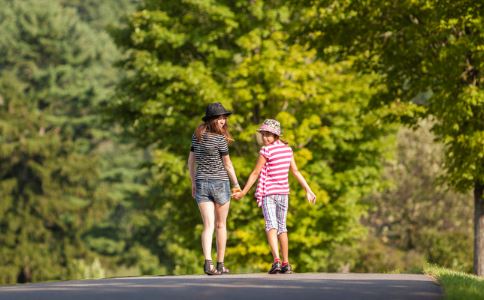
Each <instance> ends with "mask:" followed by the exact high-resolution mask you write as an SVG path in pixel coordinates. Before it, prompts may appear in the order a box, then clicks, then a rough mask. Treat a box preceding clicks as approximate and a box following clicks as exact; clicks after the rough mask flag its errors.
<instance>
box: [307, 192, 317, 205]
mask: <svg viewBox="0 0 484 300" xmlns="http://www.w3.org/2000/svg"><path fill="white" fill-rule="evenodd" d="M306 199H307V200H308V202H309V203H311V204H314V203H316V195H315V194H314V193H313V191H311V190H309V191H307V192H306Z"/></svg>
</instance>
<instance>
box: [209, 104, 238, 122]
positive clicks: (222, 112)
mask: <svg viewBox="0 0 484 300" xmlns="http://www.w3.org/2000/svg"><path fill="white" fill-rule="evenodd" d="M231 114H232V112H231V111H228V110H226V109H225V108H224V107H223V106H222V104H221V103H220V102H215V103H210V104H209V105H207V109H206V110H205V116H204V117H203V118H202V120H203V121H207V120H209V119H211V118H215V117H218V116H229V115H231Z"/></svg>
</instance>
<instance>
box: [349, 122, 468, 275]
mask: <svg viewBox="0 0 484 300" xmlns="http://www.w3.org/2000/svg"><path fill="white" fill-rule="evenodd" d="M431 125H432V124H431V122H429V121H426V122H420V123H419V127H420V128H419V129H417V130H412V129H408V128H401V129H400V131H399V132H398V135H397V148H396V151H395V152H396V156H395V158H394V159H393V160H389V161H388V163H387V164H386V166H385V171H384V180H385V181H386V182H388V186H387V187H386V188H385V189H383V190H382V191H380V192H378V193H375V194H373V195H371V196H370V197H368V199H367V201H366V202H367V203H368V205H369V206H370V210H369V214H368V215H367V216H366V217H365V218H364V220H363V223H364V224H365V225H367V226H368V227H369V228H370V234H371V236H372V237H370V238H369V241H368V244H369V245H372V248H376V249H373V250H371V249H368V246H367V245H365V244H363V245H362V247H360V248H361V249H368V250H362V251H361V255H363V256H374V253H372V252H374V251H376V252H379V253H380V254H382V255H385V256H388V257H389V259H391V260H393V262H392V263H388V264H387V266H386V267H388V269H383V270H378V271H389V270H395V269H399V270H401V271H411V270H414V269H415V265H416V264H415V261H420V262H422V261H423V260H424V259H425V260H427V261H429V262H431V263H436V264H438V265H441V266H444V267H448V268H452V269H454V270H462V271H466V272H470V271H472V210H473V205H472V201H471V199H472V197H470V196H469V195H468V194H458V193H455V192H452V191H451V190H449V188H448V186H446V185H445V184H443V183H442V182H439V180H438V178H439V177H440V176H442V174H443V173H444V169H443V166H442V157H443V149H442V148H443V147H442V145H441V144H440V143H438V142H436V141H435V137H434V135H433V134H432V133H431V132H430V128H431ZM378 243H381V245H378ZM386 252H390V253H398V252H399V253H401V254H402V255H393V254H390V255H388V254H387V253H386ZM408 255H413V256H414V259H413V260H408V259H407V258H406V256H408ZM417 256H420V258H419V259H415V257H417ZM398 257H400V259H397V258H398ZM356 264H357V266H356V269H357V271H362V270H364V271H372V268H375V267H376V266H377V265H378V263H375V262H374V261H373V260H370V261H368V260H366V259H360V260H359V261H357V262H356ZM417 265H418V264H417ZM373 271H374V269H373Z"/></svg>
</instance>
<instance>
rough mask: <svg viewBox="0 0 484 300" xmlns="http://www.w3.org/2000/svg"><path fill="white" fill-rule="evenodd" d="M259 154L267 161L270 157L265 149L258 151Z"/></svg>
mask: <svg viewBox="0 0 484 300" xmlns="http://www.w3.org/2000/svg"><path fill="white" fill-rule="evenodd" d="M259 154H260V155H262V156H264V157H265V158H266V159H267V160H269V158H270V157H271V155H270V152H269V149H267V147H262V148H261V149H260V151H259Z"/></svg>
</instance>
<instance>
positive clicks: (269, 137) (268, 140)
mask: <svg viewBox="0 0 484 300" xmlns="http://www.w3.org/2000/svg"><path fill="white" fill-rule="evenodd" d="M260 135H261V136H262V143H263V144H264V146H267V145H270V144H272V143H274V141H275V140H276V137H275V136H274V134H272V133H270V132H267V131H261V132H260Z"/></svg>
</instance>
